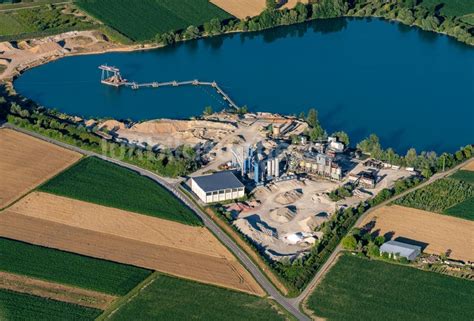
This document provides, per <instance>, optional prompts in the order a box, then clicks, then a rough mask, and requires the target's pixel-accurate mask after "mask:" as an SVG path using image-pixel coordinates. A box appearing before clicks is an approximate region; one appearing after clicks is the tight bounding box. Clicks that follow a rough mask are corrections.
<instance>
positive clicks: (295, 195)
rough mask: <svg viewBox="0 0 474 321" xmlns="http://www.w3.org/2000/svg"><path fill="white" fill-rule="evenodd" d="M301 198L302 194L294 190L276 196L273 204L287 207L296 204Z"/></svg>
mask: <svg viewBox="0 0 474 321" xmlns="http://www.w3.org/2000/svg"><path fill="white" fill-rule="evenodd" d="M302 196H303V192H302V191H301V190H299V189H294V190H291V191H288V192H284V193H281V194H278V195H277V196H276V197H275V202H277V203H278V204H281V205H288V204H291V203H294V202H296V201H297V200H299V199H300V198H301V197H302Z"/></svg>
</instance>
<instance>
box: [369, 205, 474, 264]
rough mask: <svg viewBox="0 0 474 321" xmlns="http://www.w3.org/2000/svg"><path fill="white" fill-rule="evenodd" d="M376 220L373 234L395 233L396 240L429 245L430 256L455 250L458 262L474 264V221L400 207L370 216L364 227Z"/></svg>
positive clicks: (378, 210)
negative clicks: (398, 238) (377, 232)
mask: <svg viewBox="0 0 474 321" xmlns="http://www.w3.org/2000/svg"><path fill="white" fill-rule="evenodd" d="M373 219H375V221H376V224H375V227H374V228H373V229H372V231H380V232H379V235H384V234H385V233H389V232H393V233H394V235H393V237H392V239H395V238H397V237H404V238H409V239H412V240H415V241H418V242H423V243H427V244H428V246H427V247H426V249H425V250H424V251H425V252H427V253H432V254H440V253H445V252H446V251H447V250H448V249H451V251H452V253H451V256H450V257H452V258H454V259H460V260H464V261H474V238H473V237H472V236H473V231H474V222H471V221H466V220H463V219H458V218H455V217H452V216H447V215H440V214H436V213H431V212H427V211H422V210H418V209H414V208H408V207H403V206H398V205H392V206H385V207H382V208H380V209H377V210H375V211H374V212H372V213H370V215H368V216H367V217H366V218H365V219H364V221H363V222H362V224H361V225H360V226H364V225H365V224H367V223H369V222H370V221H372V220H373Z"/></svg>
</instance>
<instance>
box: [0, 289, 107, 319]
mask: <svg viewBox="0 0 474 321" xmlns="http://www.w3.org/2000/svg"><path fill="white" fill-rule="evenodd" d="M100 313H101V311H100V310H97V309H92V308H86V307H82V306H78V305H74V304H69V303H64V302H59V301H54V300H48V299H45V298H40V297H37V296H32V295H28V294H22V293H16V292H11V291H7V290H0V320H5V321H16V320H35V321H63V320H75V321H82V320H84V321H85V320H87V321H89V320H94V319H95V318H96V317H98V316H99V315H100Z"/></svg>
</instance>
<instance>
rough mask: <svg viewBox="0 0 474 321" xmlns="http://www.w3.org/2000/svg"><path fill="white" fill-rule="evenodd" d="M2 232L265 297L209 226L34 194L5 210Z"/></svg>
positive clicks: (28, 240) (14, 237) (59, 247)
mask: <svg viewBox="0 0 474 321" xmlns="http://www.w3.org/2000/svg"><path fill="white" fill-rule="evenodd" d="M1 217H2V220H1V221H0V235H1V236H4V237H8V238H12V239H17V240H21V241H25V242H29V243H33V244H38V245H42V246H47V247H52V248H58V249H62V250H65V251H70V252H74V253H79V254H83V255H88V256H92V257H97V258H102V259H107V260H111V261H116V262H120V263H125V264H131V265H135V266H140V267H144V268H148V269H152V270H157V271H161V272H165V273H168V274H171V275H175V276H179V277H183V278H187V279H192V280H196V281H200V282H205V283H210V284H215V285H219V286H223V287H228V288H232V289H236V290H240V291H244V292H247V293H251V294H255V295H259V296H263V295H264V294H265V292H264V291H263V290H262V289H261V287H260V286H259V285H258V283H257V282H256V281H255V280H254V279H253V277H252V276H251V275H250V273H249V272H248V271H247V270H245V268H244V267H243V266H242V265H241V264H240V263H239V262H238V261H237V260H236V259H235V257H234V256H233V255H232V254H231V253H230V252H229V251H228V250H227V248H225V247H224V246H223V245H222V244H221V243H219V241H218V240H217V239H216V238H215V237H214V236H213V235H212V234H211V233H210V232H209V231H208V230H207V229H205V228H202V227H192V226H187V225H183V224H179V223H175V222H171V221H166V220H162V219H158V218H153V217H149V216H145V215H140V214H135V213H131V212H126V211H122V210H118V209H113V208H108V207H104V206H100V205H95V204H90V203H86V202H81V201H76V200H72V199H67V198H64V197H59V196H54V195H50V194H45V193H33V194H30V195H28V196H27V197H25V198H24V199H22V200H21V201H20V202H18V203H16V204H15V205H14V206H12V207H10V208H8V209H7V210H5V211H3V212H2V213H1Z"/></svg>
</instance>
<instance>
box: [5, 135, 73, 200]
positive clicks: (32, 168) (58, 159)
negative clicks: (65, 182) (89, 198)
mask: <svg viewBox="0 0 474 321" xmlns="http://www.w3.org/2000/svg"><path fill="white" fill-rule="evenodd" d="M80 158H81V155H80V154H78V153H75V152H72V151H69V150H66V149H63V148H61V147H57V146H55V145H52V144H49V143H46V142H44V141H41V140H39V139H36V138H33V137H31V136H27V135H25V134H21V133H18V132H16V131H13V130H8V129H0V177H1V179H0V208H2V207H5V206H6V205H8V204H9V203H11V202H13V201H14V200H15V199H17V198H19V197H20V196H22V195H24V194H26V193H27V192H28V191H30V190H31V189H33V188H35V187H36V186H38V185H39V184H41V183H42V182H44V181H45V180H47V179H49V178H51V177H52V176H54V175H56V174H57V173H58V172H60V171H62V170H64V169H65V168H67V167H69V166H70V165H72V164H73V163H75V162H76V161H77V160H78V159H80Z"/></svg>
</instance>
